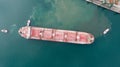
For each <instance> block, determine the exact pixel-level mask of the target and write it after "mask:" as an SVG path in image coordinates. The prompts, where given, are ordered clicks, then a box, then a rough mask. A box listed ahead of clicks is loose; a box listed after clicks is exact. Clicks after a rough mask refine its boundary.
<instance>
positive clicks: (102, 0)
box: [86, 0, 120, 13]
mask: <svg viewBox="0 0 120 67" xmlns="http://www.w3.org/2000/svg"><path fill="white" fill-rule="evenodd" d="M86 1H87V2H90V3H93V4H95V5H98V6H101V7H103V8H106V9H108V10H111V11H114V12H116V13H120V0H86Z"/></svg>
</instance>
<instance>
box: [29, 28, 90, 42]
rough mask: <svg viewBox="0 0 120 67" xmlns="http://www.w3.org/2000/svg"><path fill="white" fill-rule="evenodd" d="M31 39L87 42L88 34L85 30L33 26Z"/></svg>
mask: <svg viewBox="0 0 120 67" xmlns="http://www.w3.org/2000/svg"><path fill="white" fill-rule="evenodd" d="M30 39H41V40H50V41H59V42H70V43H87V42H89V41H88V34H86V33H84V32H76V31H67V30H56V29H47V28H37V27H31V34H30Z"/></svg>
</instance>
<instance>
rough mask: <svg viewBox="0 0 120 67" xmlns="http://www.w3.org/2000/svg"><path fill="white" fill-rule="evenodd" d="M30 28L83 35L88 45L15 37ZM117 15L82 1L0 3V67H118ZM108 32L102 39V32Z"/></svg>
mask: <svg viewBox="0 0 120 67" xmlns="http://www.w3.org/2000/svg"><path fill="white" fill-rule="evenodd" d="M28 19H30V20H31V25H32V26H38V27H45V28H55V29H65V30H75V31H84V32H89V33H92V34H93V35H94V36H95V42H94V43H93V44H91V45H79V44H71V43H60V42H50V41H41V40H27V39H24V38H22V37H21V36H20V35H19V34H18V30H19V28H20V27H22V26H25V25H26V21H27V20H28ZM119 22H120V14H117V13H114V12H112V11H109V10H106V9H103V8H101V7H98V6H96V5H93V4H91V3H87V2H86V1H85V0H0V30H1V29H8V30H9V33H7V34H5V33H2V32H0V67H120V40H119V37H120V36H119V34H120V31H119V27H120V26H119V25H120V23H119ZM106 28H110V31H109V32H108V33H107V34H106V35H103V34H102V33H103V31H104V30H105V29H106Z"/></svg>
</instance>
